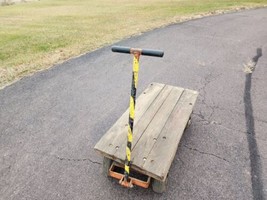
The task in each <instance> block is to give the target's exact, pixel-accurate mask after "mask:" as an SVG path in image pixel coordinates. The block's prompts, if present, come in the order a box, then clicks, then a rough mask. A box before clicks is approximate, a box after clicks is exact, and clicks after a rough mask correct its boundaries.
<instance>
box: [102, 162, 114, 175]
mask: <svg viewBox="0 0 267 200" xmlns="http://www.w3.org/2000/svg"><path fill="white" fill-rule="evenodd" d="M111 164H112V160H111V159H109V158H106V157H104V158H103V164H102V174H103V175H104V176H106V177H108V174H109V168H110V166H111Z"/></svg>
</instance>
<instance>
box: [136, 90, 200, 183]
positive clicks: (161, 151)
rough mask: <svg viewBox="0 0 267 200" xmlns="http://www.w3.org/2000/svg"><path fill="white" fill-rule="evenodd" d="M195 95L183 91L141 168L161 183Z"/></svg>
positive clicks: (192, 92) (166, 172) (194, 92)
mask: <svg viewBox="0 0 267 200" xmlns="http://www.w3.org/2000/svg"><path fill="white" fill-rule="evenodd" d="M197 95H198V92H196V91H192V90H185V91H184V93H183V95H182V96H181V98H180V100H179V101H178V103H177V105H176V106H175V108H174V110H173V112H172V114H171V116H170V117H169V119H168V121H167V123H166V125H165V126H164V128H163V130H162V131H161V133H160V136H159V137H158V139H157V141H156V143H155V145H154V147H153V149H152V151H151V152H150V154H149V156H148V157H147V160H146V162H145V163H144V165H143V166H141V168H142V170H144V171H148V172H149V174H151V176H152V177H154V178H156V179H158V180H162V181H164V180H165V179H166V177H167V174H168V171H169V168H170V166H171V163H172V161H173V159H174V156H175V154H176V151H177V148H178V144H179V142H180V139H181V137H182V134H183V132H184V129H185V127H186V124H187V121H188V120H189V117H190V115H191V113H192V110H193V106H194V104H195V102H196V98H197Z"/></svg>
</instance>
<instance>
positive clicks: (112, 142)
mask: <svg viewBox="0 0 267 200" xmlns="http://www.w3.org/2000/svg"><path fill="white" fill-rule="evenodd" d="M197 95H198V92H196V91H193V90H188V89H184V88H179V87H174V86H169V85H164V84H159V83H153V84H151V85H149V87H148V88H147V89H146V90H145V91H144V92H143V93H142V94H141V95H140V96H139V98H138V99H137V103H136V116H135V123H134V132H133V144H132V165H131V167H132V168H133V169H136V170H138V171H140V172H142V173H144V174H147V175H148V176H151V177H153V178H155V179H158V180H161V181H164V180H165V179H166V176H167V174H168V171H169V168H170V166H171V163H172V161H173V159H174V156H175V154H176V151H177V148H178V144H179V142H180V139H181V137H182V134H183V132H184V129H185V127H186V124H187V121H188V120H189V117H190V115H191V113H192V110H193V106H194V104H195V102H196V98H197ZM128 117H129V111H128V110H127V111H126V112H125V113H124V114H123V115H122V116H121V118H119V119H118V121H117V122H116V123H115V124H114V125H113V126H112V127H111V128H110V129H109V131H107V133H106V134H105V135H104V136H103V137H102V138H101V139H100V140H99V142H98V143H97V144H96V146H95V150H96V151H98V152H100V153H101V154H102V155H103V156H106V157H109V158H111V159H113V160H116V161H118V162H120V163H123V162H124V160H125V149H126V142H127V123H128Z"/></svg>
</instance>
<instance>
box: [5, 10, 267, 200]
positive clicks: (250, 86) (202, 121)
mask: <svg viewBox="0 0 267 200" xmlns="http://www.w3.org/2000/svg"><path fill="white" fill-rule="evenodd" d="M266 21H267V9H266V8H264V9H255V10H250V11H242V12H237V13H230V14H224V15H219V16H211V17H205V18H202V19H198V20H192V21H188V22H184V23H180V24H174V25H170V26H167V27H165V28H160V29H156V30H154V31H151V32H147V33H144V34H142V35H140V36H136V37H132V38H130V39H126V40H123V41H121V42H118V43H117V44H116V45H124V46H131V47H141V48H152V49H162V50H164V51H165V56H164V58H162V59H160V58H152V57H145V56H143V57H141V60H140V62H141V70H140V75H139V76H140V77H139V79H140V82H139V87H138V94H140V92H141V91H142V90H144V89H145V88H146V87H147V85H148V84H149V83H151V82H159V83H165V84H170V85H175V86H180V87H184V88H190V89H193V90H197V91H199V92H200V95H199V98H198V100H197V103H196V106H195V108H194V112H193V114H192V124H191V126H190V127H189V129H187V130H186V131H185V133H184V135H183V137H182V140H181V143H180V145H179V148H178V151H177V154H176V157H175V159H174V162H173V164H172V166H171V169H170V173H169V180H168V190H167V192H166V193H164V194H162V195H159V194H155V193H154V192H153V191H152V190H151V189H147V190H145V189H141V188H137V187H135V188H133V189H131V190H128V189H125V188H122V187H120V186H119V185H118V182H117V181H115V180H112V179H109V178H105V177H104V176H102V175H101V162H102V158H101V157H100V156H99V155H98V154H97V153H95V152H94V150H93V147H94V145H95V143H96V142H97V141H98V140H99V139H100V138H101V137H102V135H103V134H104V133H105V132H106V131H107V130H108V129H109V128H110V126H111V125H112V124H113V123H114V122H115V121H116V120H117V119H118V118H119V117H120V115H121V114H122V113H123V112H124V111H125V109H126V108H127V106H128V101H129V95H130V82H131V62H132V60H131V58H130V56H129V55H123V54H115V53H112V52H111V50H110V46H109V47H104V48H102V49H99V50H97V51H94V52H91V53H87V54H85V55H82V56H80V57H78V58H74V59H71V60H68V61H66V62H64V63H63V64H60V65H58V66H55V67H53V68H51V69H49V70H46V71H43V72H39V73H36V74H35V75H33V76H31V77H26V78H23V79H22V80H20V81H18V82H16V83H15V84H12V85H11V86H8V87H6V88H5V89H3V90H1V91H0V199H1V200H9V199H12V200H13V199H14V200H15V199H16V200H23V199H27V200H33V199H42V200H43V199H44V200H46V199H47V200H51V199H53V200H58V199H72V200H76V199H77V200H78V199H100V200H104V199H227V200H229V199H243V200H246V199H255V200H256V199H257V200H258V199H265V197H266V195H267V156H266V155H267V145H266V141H267V134H266V129H267V116H266V113H267V103H266V102H267V92H266V85H267V79H266V76H267V70H266V67H267V56H266V55H267V23H266ZM251 63H252V65H251ZM246 68H249V70H251V72H252V73H246V72H248V71H247V70H246Z"/></svg>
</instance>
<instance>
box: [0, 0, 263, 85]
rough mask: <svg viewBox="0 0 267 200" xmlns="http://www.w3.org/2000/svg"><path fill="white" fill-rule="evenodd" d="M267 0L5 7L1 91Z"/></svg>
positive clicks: (48, 0)
mask: <svg viewBox="0 0 267 200" xmlns="http://www.w3.org/2000/svg"><path fill="white" fill-rule="evenodd" d="M265 4H267V0H239V1H233V0H135V1H131V0H40V1H36V2H28V3H21V4H15V5H12V6H0V22H1V23H0V87H1V86H4V85H6V84H8V83H10V82H12V81H14V80H16V79H18V78H20V77H22V76H25V75H29V74H31V73H33V72H35V71H38V70H41V69H45V68H48V67H49V66H51V65H53V64H55V63H59V62H62V61H64V60H66V59H68V58H70V57H73V56H76V55H79V54H81V53H84V52H87V51H91V50H94V49H96V48H99V47H101V46H104V45H107V44H110V43H112V42H115V41H118V40H120V39H122V38H125V37H128V36H131V35H135V34H139V33H140V32H144V31H147V30H151V29H153V28H156V27H159V26H162V25H165V24H169V23H172V22H176V21H179V19H180V18H181V17H184V16H194V15H196V14H199V13H208V12H211V11H216V10H222V9H223V10H225V9H226V10H227V9H232V8H236V7H242V6H244V7H247V6H248V7H254V6H262V5H265Z"/></svg>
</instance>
